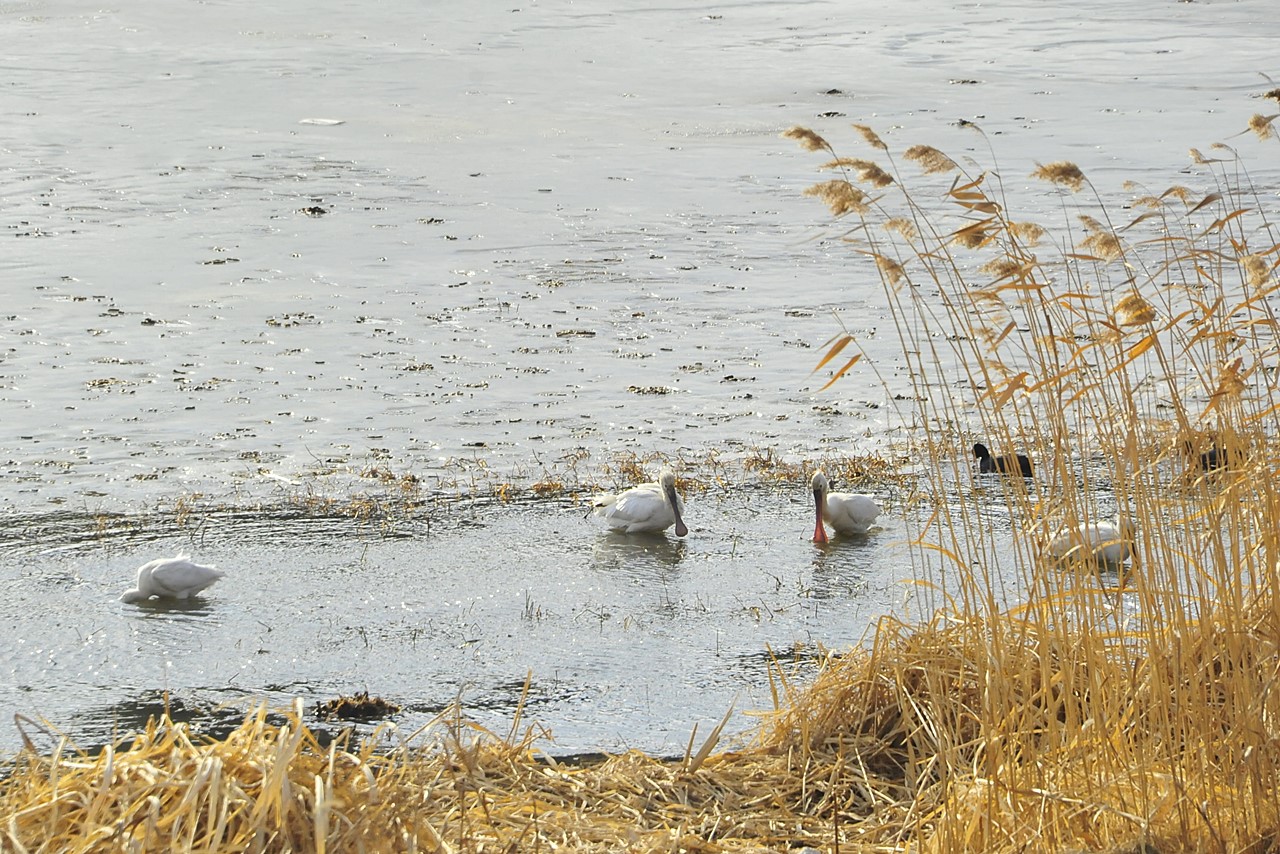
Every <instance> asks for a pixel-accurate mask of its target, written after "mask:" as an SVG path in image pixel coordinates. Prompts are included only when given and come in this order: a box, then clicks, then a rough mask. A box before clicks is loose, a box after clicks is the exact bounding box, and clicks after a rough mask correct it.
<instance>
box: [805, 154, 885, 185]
mask: <svg viewBox="0 0 1280 854" xmlns="http://www.w3.org/2000/svg"><path fill="white" fill-rule="evenodd" d="M818 168H819V169H853V170H855V171H856V172H857V173H858V180H859V181H865V182H866V183H868V184H870V185H871V186H873V187H887V186H889V185H890V184H892V183H893V176H892V175H890V174H889V173H888V172H886V171H884V170H883V169H881V168H880V166H879V164H877V163H875V162H873V161H871V160H863V159H862V158H860V157H837V158H836V159H835V160H831V161H829V162H827V163H824V164H822V165H821V166H820V167H818Z"/></svg>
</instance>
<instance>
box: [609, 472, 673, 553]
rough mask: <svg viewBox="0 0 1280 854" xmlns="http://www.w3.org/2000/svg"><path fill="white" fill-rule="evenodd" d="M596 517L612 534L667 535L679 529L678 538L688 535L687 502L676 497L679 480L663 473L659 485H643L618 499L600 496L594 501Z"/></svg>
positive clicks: (635, 487) (633, 488)
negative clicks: (670, 531)
mask: <svg viewBox="0 0 1280 854" xmlns="http://www.w3.org/2000/svg"><path fill="white" fill-rule="evenodd" d="M591 504H592V507H593V508H594V509H595V514H596V515H597V516H600V517H602V518H603V519H604V520H605V523H606V524H607V525H608V526H609V528H610V529H611V530H614V531H620V532H622V533H626V534H638V533H644V532H652V531H665V530H666V529H667V528H670V527H671V526H672V525H675V526H676V536H680V537H683V536H684V535H685V534H687V533H689V529H688V528H686V527H685V524H684V518H683V517H684V501H682V500H681V498H680V496H679V495H678V494H677V493H676V476H675V475H674V474H673V473H672V472H670V471H663V472H662V475H661V476H660V477H659V478H658V482H657V483H642V484H640V485H639V486H633V487H632V488H631V489H628V490H626V491H625V492H621V493H619V494H617V495H613V494H606V495H598V496H596V498H595V499H594V500H593V501H592V503H591Z"/></svg>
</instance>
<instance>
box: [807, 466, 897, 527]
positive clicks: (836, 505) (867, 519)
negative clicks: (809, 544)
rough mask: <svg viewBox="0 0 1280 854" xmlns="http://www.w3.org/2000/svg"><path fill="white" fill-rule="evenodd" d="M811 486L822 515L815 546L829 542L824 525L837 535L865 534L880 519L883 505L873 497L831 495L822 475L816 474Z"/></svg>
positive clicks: (852, 494)
mask: <svg viewBox="0 0 1280 854" xmlns="http://www.w3.org/2000/svg"><path fill="white" fill-rule="evenodd" d="M809 486H810V488H812V489H813V500H814V508H815V511H816V512H817V513H818V514H819V518H818V520H817V524H815V525H814V533H813V539H814V542H818V543H822V542H826V536H827V534H826V531H825V530H824V529H823V524H826V525H830V526H831V528H832V529H833V530H834V531H835V532H836V533H837V534H865V533H866V532H867V531H869V530H871V526H872V525H874V524H875V521H876V518H877V517H879V515H880V505H879V504H878V503H877V502H876V500H875V499H874V498H872V497H871V496H870V495H859V494H857V493H853V492H831V491H829V490H830V488H831V485H830V484H829V483H828V482H827V476H826V475H825V474H823V473H822V472H820V471H819V472H814V473H813V479H812V480H811V481H810V482H809Z"/></svg>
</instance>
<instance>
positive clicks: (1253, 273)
mask: <svg viewBox="0 0 1280 854" xmlns="http://www.w3.org/2000/svg"><path fill="white" fill-rule="evenodd" d="M1240 267H1241V269H1242V270H1243V271H1244V278H1245V281H1246V282H1248V283H1249V285H1250V287H1254V288H1261V287H1262V286H1263V285H1265V284H1266V283H1267V278H1268V276H1269V275H1270V273H1271V265H1269V264H1268V263H1267V262H1266V261H1265V260H1264V259H1263V257H1262V256H1261V255H1245V256H1244V257H1242V258H1241V259H1240Z"/></svg>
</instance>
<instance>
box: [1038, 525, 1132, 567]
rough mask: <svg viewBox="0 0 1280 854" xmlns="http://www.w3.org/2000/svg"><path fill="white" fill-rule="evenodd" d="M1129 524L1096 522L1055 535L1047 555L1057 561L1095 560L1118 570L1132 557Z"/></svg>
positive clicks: (1050, 542) (1130, 528)
mask: <svg viewBox="0 0 1280 854" xmlns="http://www.w3.org/2000/svg"><path fill="white" fill-rule="evenodd" d="M1136 533H1137V529H1136V528H1135V527H1134V524H1133V522H1131V521H1130V520H1128V519H1118V520H1117V521H1115V522H1096V523H1093V524H1090V525H1078V526H1076V527H1075V528H1067V529H1064V530H1062V531H1059V532H1058V533H1057V535H1056V536H1054V538H1053V539H1052V540H1050V541H1049V554H1051V555H1053V556H1054V557H1055V558H1057V559H1058V560H1063V559H1067V560H1072V559H1074V560H1095V561H1097V562H1098V563H1100V564H1102V565H1103V566H1106V567H1118V566H1120V564H1122V563H1124V562H1125V561H1126V560H1128V559H1129V558H1130V557H1131V556H1132V555H1133V538H1134V535H1135V534H1136Z"/></svg>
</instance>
